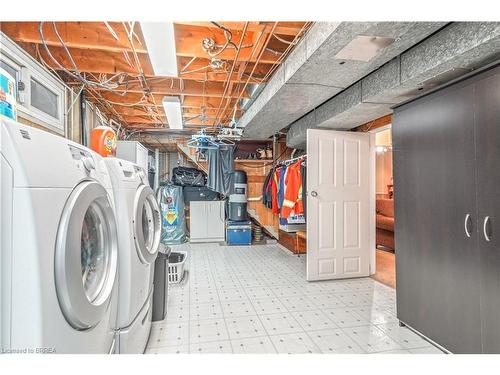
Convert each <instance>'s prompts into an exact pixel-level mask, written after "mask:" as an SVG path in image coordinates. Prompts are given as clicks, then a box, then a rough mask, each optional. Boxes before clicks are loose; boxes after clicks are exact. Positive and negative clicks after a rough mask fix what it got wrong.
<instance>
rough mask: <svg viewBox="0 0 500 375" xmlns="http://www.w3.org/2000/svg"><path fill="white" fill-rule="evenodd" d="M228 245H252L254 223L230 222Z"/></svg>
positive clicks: (227, 232) (228, 224) (227, 231)
mask: <svg viewBox="0 0 500 375" xmlns="http://www.w3.org/2000/svg"><path fill="white" fill-rule="evenodd" d="M226 243H227V244H228V245H251V244H252V222H251V221H232V220H228V222H227V224H226Z"/></svg>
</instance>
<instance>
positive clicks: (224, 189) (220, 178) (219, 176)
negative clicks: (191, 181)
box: [207, 145, 234, 195]
mask: <svg viewBox="0 0 500 375" xmlns="http://www.w3.org/2000/svg"><path fill="white" fill-rule="evenodd" d="M207 159H208V179H207V186H208V188H209V189H211V190H213V191H216V192H218V193H221V194H224V195H231V194H233V190H234V183H233V179H234V146H233V145H220V146H219V147H218V148H216V149H209V150H207Z"/></svg>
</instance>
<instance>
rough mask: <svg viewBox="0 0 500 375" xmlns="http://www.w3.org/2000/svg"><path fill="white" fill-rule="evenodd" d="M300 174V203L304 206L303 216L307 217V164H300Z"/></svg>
mask: <svg viewBox="0 0 500 375" xmlns="http://www.w3.org/2000/svg"><path fill="white" fill-rule="evenodd" d="M300 174H301V176H302V205H303V207H304V217H305V218H306V219H307V165H306V164H305V162H302V163H301V164H300Z"/></svg>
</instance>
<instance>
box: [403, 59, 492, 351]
mask: <svg viewBox="0 0 500 375" xmlns="http://www.w3.org/2000/svg"><path fill="white" fill-rule="evenodd" d="M499 105H500V68H499V67H491V68H489V69H488V70H486V71H482V72H480V73H478V74H476V75H474V76H471V77H468V78H466V79H464V80H461V81H458V82H455V83H453V84H452V85H449V86H446V87H443V88H442V89H440V90H438V91H436V92H433V93H431V94H429V95H426V96H424V97H421V98H418V99H416V100H414V101H411V102H408V103H406V104H403V105H401V106H399V107H397V108H396V109H395V112H394V118H393V158H394V186H395V192H394V194H395V227H396V232H395V240H396V275H397V300H398V302H397V304H398V306H397V308H398V318H399V319H400V320H401V321H402V322H404V323H405V324H407V325H409V326H410V327H412V328H414V329H415V330H417V331H419V332H421V333H422V334H424V335H425V336H427V337H428V338H430V339H431V340H433V341H434V342H436V343H437V344H439V345H441V346H442V347H444V348H445V349H447V350H449V351H451V352H455V353H481V352H497V353H500V341H499V340H500V320H499V318H498V317H499V315H500V314H499V312H500V247H499V243H498V239H496V238H495V237H498V236H500V211H499V210H500V193H499V191H500V111H499V109H498V108H499ZM495 218H497V219H496V221H495ZM495 232H496V234H497V236H495ZM488 238H489V241H488Z"/></svg>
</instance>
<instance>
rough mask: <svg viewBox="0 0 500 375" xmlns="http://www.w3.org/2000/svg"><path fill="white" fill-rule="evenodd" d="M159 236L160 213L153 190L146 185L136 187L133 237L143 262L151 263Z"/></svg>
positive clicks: (157, 245)
mask: <svg viewBox="0 0 500 375" xmlns="http://www.w3.org/2000/svg"><path fill="white" fill-rule="evenodd" d="M160 236H161V214H160V207H159V206H158V201H157V200H156V198H155V195H154V192H153V190H152V189H151V188H150V187H149V186H146V185H141V186H140V187H139V188H138V189H137V193H136V195H135V204H134V239H135V247H136V249H137V255H138V256H139V259H140V260H141V261H142V262H143V263H153V262H154V260H155V259H156V255H157V253H158V248H159V246H160Z"/></svg>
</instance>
